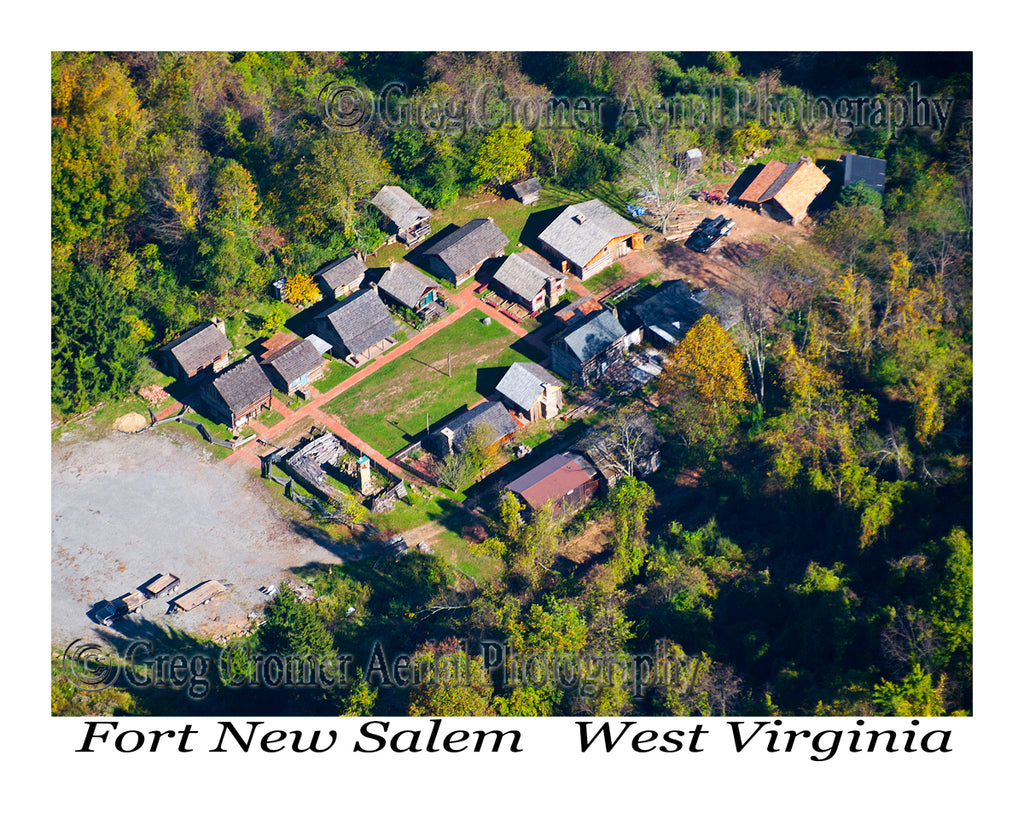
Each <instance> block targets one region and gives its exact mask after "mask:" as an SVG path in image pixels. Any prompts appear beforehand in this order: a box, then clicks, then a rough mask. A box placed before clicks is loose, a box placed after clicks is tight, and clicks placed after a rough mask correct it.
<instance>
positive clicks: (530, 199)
mask: <svg viewBox="0 0 1024 819" xmlns="http://www.w3.org/2000/svg"><path fill="white" fill-rule="evenodd" d="M510 187H511V189H512V195H513V196H514V197H515V198H516V199H518V200H519V201H520V202H522V203H523V204H524V205H535V204H537V200H538V199H540V180H539V179H538V178H537V177H536V176H531V177H530V178H529V179H524V180H523V181H522V182H516V183H514V184H513V185H510Z"/></svg>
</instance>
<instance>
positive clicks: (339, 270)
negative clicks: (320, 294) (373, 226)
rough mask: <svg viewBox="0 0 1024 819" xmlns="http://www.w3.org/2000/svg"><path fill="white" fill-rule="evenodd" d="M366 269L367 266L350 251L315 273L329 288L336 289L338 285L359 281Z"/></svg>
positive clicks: (344, 285) (343, 285)
mask: <svg viewBox="0 0 1024 819" xmlns="http://www.w3.org/2000/svg"><path fill="white" fill-rule="evenodd" d="M366 270H367V267H366V265H365V264H364V263H363V260H362V259H360V258H359V257H358V256H356V254H355V253H350V254H349V255H348V256H345V257H344V258H342V259H338V260H337V261H334V262H331V264H329V265H328V266H327V267H325V268H324V269H323V270H321V271H320V272H319V273H317V274H316V275H317V276H318V277H319V278H320V279H321V280H322V281H323V283H324V284H326V285H327V286H328V287H329V288H330V289H331V290H337V289H338V288H339V287H346V286H348V285H351V284H355V283H356V282H359V281H361V280H362V278H363V276H364V275H366Z"/></svg>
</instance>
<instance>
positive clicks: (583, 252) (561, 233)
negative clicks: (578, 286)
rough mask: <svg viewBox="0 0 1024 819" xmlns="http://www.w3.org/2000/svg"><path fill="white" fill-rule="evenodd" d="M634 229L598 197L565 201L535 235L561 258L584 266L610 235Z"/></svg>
mask: <svg viewBox="0 0 1024 819" xmlns="http://www.w3.org/2000/svg"><path fill="white" fill-rule="evenodd" d="M636 232H637V227H636V225H634V224H632V223H630V222H627V221H626V220H625V219H623V218H622V217H621V216H619V214H617V213H616V212H615V211H613V210H612V209H611V208H610V207H608V206H607V205H606V204H605V203H604V202H602V201H600V200H599V199H591V200H590V201H589V202H580V203H579V204H578V205H569V206H568V207H567V208H566V209H565V210H563V211H562V212H561V213H560V214H558V216H556V217H555V220H554V221H553V222H552V223H551V224H550V225H548V226H547V227H546V228H544V230H543V231H541V233H540V236H539V237H538V238H539V239H540V240H541V241H543V242H546V243H547V244H548V245H549V246H550V247H551V248H553V249H554V250H555V251H556V252H557V253H558V254H560V255H561V256H562V257H563V258H565V259H568V260H569V261H570V262H573V263H574V264H576V265H578V266H579V267H585V266H586V265H587V264H588V263H589V262H590V261H591V260H592V259H593V258H594V257H595V256H597V254H598V253H600V252H601V249H602V248H603V247H604V246H605V245H607V244H608V243H609V242H610V241H612V239H618V238H620V237H622V236H629V235H631V234H633V233H636Z"/></svg>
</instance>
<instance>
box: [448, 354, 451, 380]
mask: <svg viewBox="0 0 1024 819" xmlns="http://www.w3.org/2000/svg"><path fill="white" fill-rule="evenodd" d="M448 377H449V378H451V377H452V351H451V350H449V351H448Z"/></svg>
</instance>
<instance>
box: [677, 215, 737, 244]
mask: <svg viewBox="0 0 1024 819" xmlns="http://www.w3.org/2000/svg"><path fill="white" fill-rule="evenodd" d="M735 226H736V223H735V222H734V221H733V220H732V219H728V218H726V217H725V216H724V215H722V216H718V217H716V218H714V219H705V220H704V221H703V222H701V223H700V224H699V225H698V226H697V227H696V228H694V230H693V233H691V234H690V238H689V239H688V240H687V244H688V245H689V246H690V247H691V248H692V249H693V250H696V251H697V252H698V253H707V252H708V251H709V250H711V248H713V247H714V246H715V245H717V244H718V243H719V242H720V241H722V239H723V238H724V237H726V236H728V235H729V234H730V233H731V232H732V229H733V228H734V227H735Z"/></svg>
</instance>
